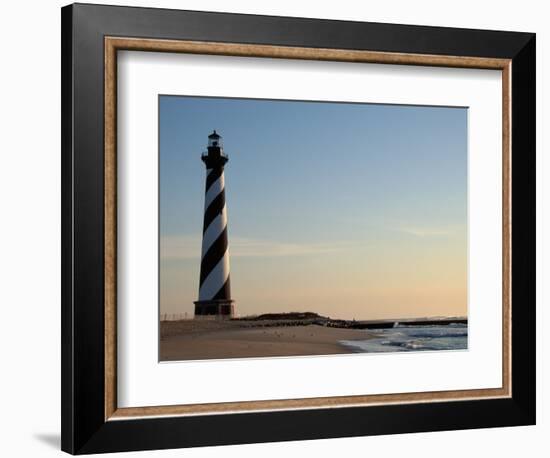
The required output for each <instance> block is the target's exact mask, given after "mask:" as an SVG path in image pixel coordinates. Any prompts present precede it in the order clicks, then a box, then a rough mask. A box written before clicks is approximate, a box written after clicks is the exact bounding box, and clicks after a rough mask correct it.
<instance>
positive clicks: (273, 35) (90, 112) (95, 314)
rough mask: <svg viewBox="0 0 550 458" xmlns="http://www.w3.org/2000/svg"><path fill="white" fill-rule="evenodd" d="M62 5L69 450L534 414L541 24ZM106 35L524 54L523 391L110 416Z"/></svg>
mask: <svg viewBox="0 0 550 458" xmlns="http://www.w3.org/2000/svg"><path fill="white" fill-rule="evenodd" d="M61 14H62V33H61V38H62V39H61V49H62V63H61V73H62V100H61V106H62V114H61V121H62V138H61V141H62V161H61V170H62V199H61V206H62V314H61V315H62V316H61V324H62V335H61V339H62V355H61V356H62V358H61V359H62V368H61V372H62V374H61V375H62V377H61V379H62V383H61V398H62V406H61V429H62V432H61V448H62V449H63V450H64V451H66V452H69V453H73V454H81V453H99V452H115V451H129V450H145V449H163V448H177V447H192V446H205V445H222V444H239V443H253V442H272V441H288V440H305V439H319V438H329V437H349V436H361V435H378V434H393V433H406V432H423V431H440V430H451V429H469V428H481V427H497V426H516V425H531V424H535V418H536V415H535V388H536V387H535V376H536V370H535V357H536V354H535V351H536V348H535V342H536V339H535V236H536V233H535V35H534V34H531V33H519V32H498V31H487V30H470V29H453V28H442V27H425V26H410V25H393V24H379V23H361V22H348V21H329V20H318V19H303V18H288V17H270V16H252V15H241V14H227V13H205V12H195V11H179V10H166V9H149V8H133V7H113V6H104V5H88V4H74V5H70V6H66V7H64V8H62V13H61ZM105 36H121V37H139V38H164V39H180V40H198V41H216V42H234V43H249V44H272V45H282V46H298V47H314V48H341V49H359V50H369V51H386V52H401V53H418V54H439V55H453V56H471V57H488V58H507V59H512V135H511V137H512V228H513V230H512V256H511V258H512V304H513V314H512V336H513V340H512V342H513V346H512V397H511V398H507V399H492V400H491V399H487V400H475V401H451V402H449V401H447V402H432V403H417V404H399V405H378V406H370V407H369V406H365V407H342V408H332V409H329V408H327V409H311V410H297V411H273V412H261V413H237V414H224V415H203V416H191V417H165V418H148V419H147V418H146V419H139V420H115V421H105V419H104V375H105V372H104V329H105V327H104V289H103V288H104V256H103V253H104V239H103V236H104V213H103V208H104V200H103V197H104V193H103V185H104V177H103V173H104V168H103V165H104V161H103V154H104V143H103V142H104V132H103V128H104V118H103V113H104V102H103V100H104V98H103V95H104V93H103V83H104V41H103V40H104V37H105ZM297 424H299V425H300V427H299V428H296V427H295V425H297Z"/></svg>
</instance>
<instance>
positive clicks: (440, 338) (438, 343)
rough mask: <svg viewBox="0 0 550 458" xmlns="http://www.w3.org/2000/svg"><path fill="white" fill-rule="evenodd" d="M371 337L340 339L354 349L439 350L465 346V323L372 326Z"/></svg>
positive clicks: (457, 348) (385, 351) (373, 350)
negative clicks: (379, 327)
mask: <svg viewBox="0 0 550 458" xmlns="http://www.w3.org/2000/svg"><path fill="white" fill-rule="evenodd" d="M369 332H372V333H373V334H374V335H375V338H371V339H368V340H344V341H342V342H341V343H342V344H344V345H346V346H347V347H349V348H350V350H353V351H355V352H357V353H389V352H403V351H408V352H411V351H439V350H466V349H468V325H466V324H449V325H445V326H437V325H433V326H406V325H401V326H397V327H394V328H388V329H373V330H370V331H369Z"/></svg>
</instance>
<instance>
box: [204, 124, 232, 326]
mask: <svg viewBox="0 0 550 458" xmlns="http://www.w3.org/2000/svg"><path fill="white" fill-rule="evenodd" d="M201 159H202V161H203V162H204V164H205V165H206V186H205V194H204V221H203V229H202V253H201V269H200V280H199V300H198V301H196V302H195V318H196V319H200V318H219V319H223V318H231V317H232V316H233V313H234V301H233V300H231V287H230V281H229V250H228V241H227V210H226V204H225V181H224V173H223V170H224V166H225V164H226V163H227V161H228V160H229V158H228V157H227V155H226V154H225V153H224V151H223V145H222V138H221V136H220V135H218V133H217V132H216V131H215V130H214V132H212V133H211V134H210V135H209V136H208V147H207V152H206V153H203V154H202V155H201Z"/></svg>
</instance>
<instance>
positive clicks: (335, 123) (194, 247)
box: [159, 95, 468, 361]
mask: <svg viewBox="0 0 550 458" xmlns="http://www.w3.org/2000/svg"><path fill="white" fill-rule="evenodd" d="M467 126H468V109H467V108H466V107H446V106H412V105H390V104H368V103H349V102H345V103H343V102H337V101H298V100H267V99H244V98H220V97H198V96H180V95H160V96H159V209H160V210H159V253H160V254H159V272H160V274H159V288H160V293H159V326H160V330H159V339H160V342H159V359H160V361H186V360H205V359H226V358H265V357H295V356H312V355H341V354H355V353H360V354H365V353H380V352H385V353H388V352H389V353H391V352H395V353H397V352H420V351H466V350H467V349H468V282H467V273H468V272H467V261H468V260H467V249H468V221H467V203H468V194H467V191H468V182H467V167H468V130H467V129H468V127H467Z"/></svg>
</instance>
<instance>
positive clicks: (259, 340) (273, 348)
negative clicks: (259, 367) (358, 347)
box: [160, 320, 372, 361]
mask: <svg viewBox="0 0 550 458" xmlns="http://www.w3.org/2000/svg"><path fill="white" fill-rule="evenodd" d="M160 326H161V328H160V334H161V340H160V360H161V361H178V360H197V359H223V358H249V357H272V356H304V355H334V354H343V353H353V350H351V349H350V348H347V347H345V346H343V345H341V344H340V343H339V341H341V340H366V339H369V338H370V337H371V336H372V333H371V332H369V331H367V330H360V329H342V328H332V327H326V326H320V325H317V324H309V325H302V326H285V325H284V323H281V324H280V325H275V326H274V325H273V323H272V322H271V323H262V322H253V323H243V322H238V321H195V320H182V321H163V322H161V325H160Z"/></svg>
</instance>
